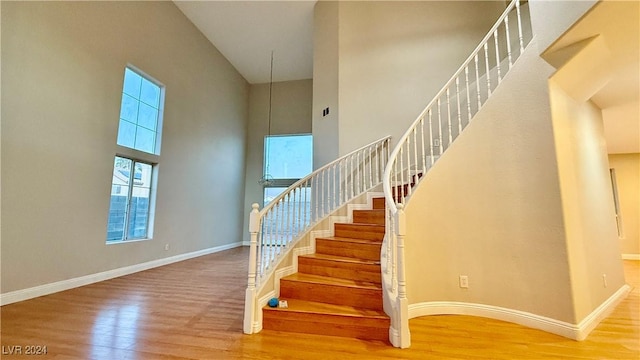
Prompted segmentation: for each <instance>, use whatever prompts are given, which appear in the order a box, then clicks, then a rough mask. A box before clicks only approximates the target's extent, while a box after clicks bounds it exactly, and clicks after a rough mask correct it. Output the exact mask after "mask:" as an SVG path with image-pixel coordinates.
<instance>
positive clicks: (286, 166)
mask: <svg viewBox="0 0 640 360" xmlns="http://www.w3.org/2000/svg"><path fill="white" fill-rule="evenodd" d="M312 168H313V137H312V136H311V135H276V136H266V137H265V138H264V171H265V172H266V173H268V174H269V175H271V176H272V177H273V181H271V183H270V184H269V185H268V186H265V187H264V205H267V204H268V203H269V202H270V201H271V200H273V199H274V198H276V197H277V196H278V195H280V194H281V193H282V192H283V191H284V190H286V189H287V188H288V187H289V186H291V185H293V184H294V183H295V182H296V181H298V180H300V179H301V178H303V177H305V176H307V175H309V174H310V173H311V171H312Z"/></svg>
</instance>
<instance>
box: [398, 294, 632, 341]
mask: <svg viewBox="0 0 640 360" xmlns="http://www.w3.org/2000/svg"><path fill="white" fill-rule="evenodd" d="M630 289H631V287H630V286H629V285H624V286H622V287H621V288H620V289H618V291H616V292H615V293H614V294H613V295H611V297H609V298H608V299H607V300H606V301H605V302H603V303H602V304H601V305H600V306H598V307H597V308H596V309H595V310H594V311H592V312H591V314H589V315H588V316H587V317H585V318H584V319H583V320H582V321H580V323H578V324H571V323H568V322H564V321H560V320H556V319H551V318H548V317H545V316H541V315H536V314H532V313H528V312H524V311H519V310H513V309H507V308H502V307H498V306H492V305H484V304H474V303H462V302H451V301H433V302H425V303H418V304H412V305H409V319H412V318H415V317H418V316H426V315H443V314H451V315H470V316H481V317H486V318H490V319H496V320H502V321H508V322H511V323H515V324H520V325H523V326H526V327H530V328H534V329H539V330H543V331H546V332H550V333H552V334H556V335H560V336H564V337H567V338H570V339H574V340H584V339H585V338H586V337H587V335H589V333H590V332H591V331H592V330H593V329H594V328H595V327H596V326H597V325H598V324H599V323H600V321H602V319H604V318H605V317H606V316H607V315H608V314H609V313H610V312H611V311H612V310H613V309H614V308H615V307H616V305H618V303H619V302H620V301H622V299H624V298H625V297H626V296H627V294H628V293H629V291H630Z"/></svg>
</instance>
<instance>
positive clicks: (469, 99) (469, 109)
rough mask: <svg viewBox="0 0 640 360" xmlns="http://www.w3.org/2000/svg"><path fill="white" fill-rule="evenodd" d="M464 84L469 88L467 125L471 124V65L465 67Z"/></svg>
mask: <svg viewBox="0 0 640 360" xmlns="http://www.w3.org/2000/svg"><path fill="white" fill-rule="evenodd" d="M464 82H465V86H466V88H467V125H468V124H469V123H470V122H471V95H470V93H469V65H467V66H465V67H464Z"/></svg>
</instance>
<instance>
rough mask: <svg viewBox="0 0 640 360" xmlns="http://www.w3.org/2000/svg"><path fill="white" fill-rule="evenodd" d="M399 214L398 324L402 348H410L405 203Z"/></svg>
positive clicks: (399, 209)
mask: <svg viewBox="0 0 640 360" xmlns="http://www.w3.org/2000/svg"><path fill="white" fill-rule="evenodd" d="M397 206H398V212H397V214H396V216H397V222H396V224H397V226H398V228H397V232H396V234H397V239H398V244H397V247H398V249H397V256H398V262H397V267H398V269H397V272H398V274H397V276H398V309H397V313H396V314H397V316H398V320H399V321H398V324H399V327H400V329H399V330H400V334H399V335H400V344H399V345H400V348H408V347H409V346H410V345H411V334H410V333H409V301H408V300H407V283H406V280H405V279H406V278H405V260H404V240H405V235H406V233H407V222H406V215H405V213H404V205H403V204H398V205H397Z"/></svg>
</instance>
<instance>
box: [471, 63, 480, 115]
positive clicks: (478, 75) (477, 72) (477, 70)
mask: <svg viewBox="0 0 640 360" xmlns="http://www.w3.org/2000/svg"><path fill="white" fill-rule="evenodd" d="M473 58H474V60H475V63H476V91H477V92H478V109H477V111H476V112H478V111H480V107H482V102H481V101H480V72H479V71H480V70H479V68H478V53H476V55H475V56H474V57H473Z"/></svg>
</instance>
